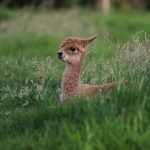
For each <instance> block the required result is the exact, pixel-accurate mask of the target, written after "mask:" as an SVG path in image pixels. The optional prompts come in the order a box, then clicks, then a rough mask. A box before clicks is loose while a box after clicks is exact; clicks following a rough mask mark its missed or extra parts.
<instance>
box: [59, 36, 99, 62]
mask: <svg viewBox="0 0 150 150" xmlns="http://www.w3.org/2000/svg"><path fill="white" fill-rule="evenodd" d="M96 37H97V36H93V37H91V38H89V39H81V38H76V37H70V38H67V39H65V40H64V42H63V43H62V44H61V45H60V48H59V51H58V53H57V55H58V58H59V59H60V60H62V61H64V62H65V63H67V64H77V63H79V62H80V61H81V60H82V59H83V57H84V55H85V52H86V47H87V46H88V45H89V44H90V43H91V42H92V41H94V40H95V39H96Z"/></svg>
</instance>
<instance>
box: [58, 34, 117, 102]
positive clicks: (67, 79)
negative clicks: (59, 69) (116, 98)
mask: <svg viewBox="0 0 150 150" xmlns="http://www.w3.org/2000/svg"><path fill="white" fill-rule="evenodd" d="M95 39H96V36H94V37H91V38H90V39H80V38H75V37H70V38H67V39H65V41H64V42H63V43H62V44H61V45H60V48H59V52H58V53H57V55H58V58H59V59H60V60H62V61H64V62H65V63H66V64H67V65H66V68H65V71H64V74H63V78H62V83H61V95H60V100H61V101H62V102H64V101H66V100H68V99H69V98H71V97H73V96H86V97H88V96H93V95H95V94H98V93H100V94H101V93H104V92H105V91H109V90H111V89H113V88H116V87H117V83H115V82H112V83H108V84H103V85H89V84H82V83H80V74H81V71H82V66H83V62H84V57H85V53H86V47H87V46H88V45H89V44H90V43H91V42H92V41H94V40H95Z"/></svg>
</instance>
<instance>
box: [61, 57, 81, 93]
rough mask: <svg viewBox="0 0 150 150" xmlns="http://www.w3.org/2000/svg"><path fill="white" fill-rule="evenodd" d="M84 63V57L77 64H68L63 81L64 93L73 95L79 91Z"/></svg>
mask: <svg viewBox="0 0 150 150" xmlns="http://www.w3.org/2000/svg"><path fill="white" fill-rule="evenodd" d="M83 62H84V56H83V58H82V59H81V61H80V62H78V63H77V64H67V66H66V68H65V71H64V74H63V79H62V93H67V94H68V93H69V94H73V93H76V92H77V91H78V89H79V86H80V74H81V71H82V66H83Z"/></svg>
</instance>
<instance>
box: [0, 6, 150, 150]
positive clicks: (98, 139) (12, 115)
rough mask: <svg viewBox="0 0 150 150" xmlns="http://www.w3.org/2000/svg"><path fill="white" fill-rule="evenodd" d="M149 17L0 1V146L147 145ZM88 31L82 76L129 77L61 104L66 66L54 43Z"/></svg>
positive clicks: (117, 149) (145, 149) (136, 148)
mask: <svg viewBox="0 0 150 150" xmlns="http://www.w3.org/2000/svg"><path fill="white" fill-rule="evenodd" d="M5 14H6V15H5ZM7 15H8V16H9V17H5V16H7ZM1 16H2V17H1ZM3 16H4V17H3ZM6 18H7V19H6ZM149 18H150V14H148V13H144V12H136V13H135V12H132V13H123V12H121V13H117V12H112V14H110V15H109V16H102V15H101V14H99V12H92V11H91V10H78V9H74V10H70V11H69V12H67V11H64V10H60V11H58V12H53V11H51V12H41V11H39V12H37V11H32V10H26V9H24V10H20V11H19V10H17V11H15V10H14V11H12V10H7V9H5V8H3V9H2V10H1V11H0V21H1V23H0V149H4V150H7V149H16V150H17V149H18V150H20V149H21V150H30V149H31V150H32V149H33V150H43V149H58V150H59V149H60V150H63V149H64V150H66V149H68V150H69V149H81V150H92V149H97V150H107V149H111V150H127V149H129V150H130V149H131V150H149V149H150V142H149V139H150V90H149V89H150V82H149V80H150V71H149V70H150V59H149V58H150V51H149V50H150V39H149V33H150V28H149V27H150V21H149ZM140 31H143V32H142V33H138V32H140ZM145 32H146V34H147V36H146V35H145ZM137 33H138V34H137ZM93 34H98V35H99V38H98V39H97V40H96V41H95V43H93V44H92V45H91V46H90V47H89V48H88V52H87V53H88V54H87V58H86V62H85V69H84V71H83V75H82V81H86V82H88V83H97V84H100V83H103V82H108V81H111V80H117V81H119V83H121V82H124V81H125V80H130V81H131V83H130V84H129V85H128V86H124V85H123V84H121V85H120V86H119V87H118V89H117V90H114V91H111V92H109V93H107V94H105V95H102V96H97V97H93V98H91V99H90V101H85V99H84V98H80V99H78V98H74V99H73V100H72V101H71V102H70V103H69V104H68V106H64V105H62V104H61V103H60V102H59V94H60V89H59V88H60V82H61V76H62V72H63V69H64V64H62V63H61V62H60V61H58V59H57V58H56V53H57V50H58V47H59V44H60V43H61V42H62V40H63V39H64V38H65V37H66V36H81V37H89V36H92V35H93ZM135 34H137V35H136V36H135ZM133 36H134V37H133ZM49 56H50V57H49ZM91 59H92V63H93V62H94V66H95V67H93V68H90V64H91ZM94 68H96V69H94Z"/></svg>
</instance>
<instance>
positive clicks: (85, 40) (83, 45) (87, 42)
mask: <svg viewBox="0 0 150 150" xmlns="http://www.w3.org/2000/svg"><path fill="white" fill-rule="evenodd" d="M96 38H97V35H95V36H92V37H91V38H89V39H83V40H81V45H82V47H86V46H88V45H89V44H90V43H91V42H93V41H94V40H95V39H96Z"/></svg>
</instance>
